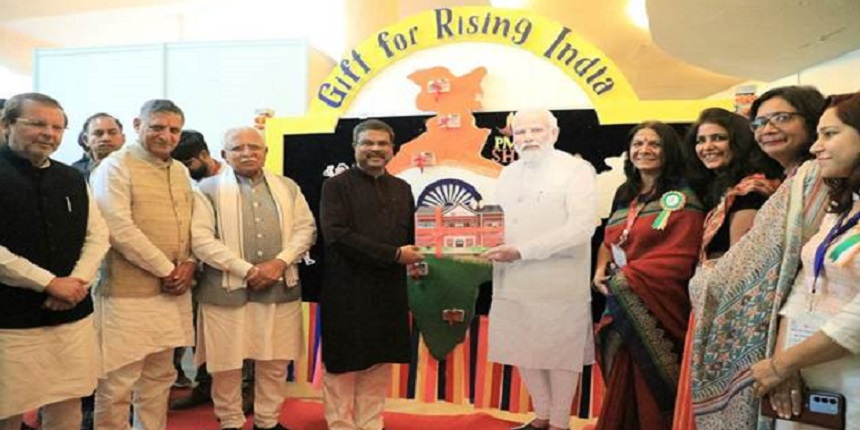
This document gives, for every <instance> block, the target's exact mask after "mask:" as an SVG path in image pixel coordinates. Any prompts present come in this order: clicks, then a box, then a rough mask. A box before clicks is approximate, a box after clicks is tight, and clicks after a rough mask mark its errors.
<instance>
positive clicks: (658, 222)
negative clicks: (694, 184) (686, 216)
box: [651, 191, 687, 230]
mask: <svg viewBox="0 0 860 430" xmlns="http://www.w3.org/2000/svg"><path fill="white" fill-rule="evenodd" d="M686 202H687V197H686V196H684V194H682V193H679V192H677V191H668V192H666V193H665V194H663V197H661V198H660V207H661V208H663V210H662V211H661V212H660V214H659V215H657V218H655V219H654V223H653V224H651V228H653V229H654V230H663V229H665V228H666V224H668V223H669V215H671V214H672V212H675V211H677V210H680V209H683V208H684V204H685V203H686Z"/></svg>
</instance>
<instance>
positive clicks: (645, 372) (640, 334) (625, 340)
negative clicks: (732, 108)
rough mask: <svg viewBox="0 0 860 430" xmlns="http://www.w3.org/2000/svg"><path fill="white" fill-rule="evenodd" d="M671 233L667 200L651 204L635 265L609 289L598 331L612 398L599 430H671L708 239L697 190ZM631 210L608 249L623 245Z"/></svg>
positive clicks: (610, 235)
mask: <svg viewBox="0 0 860 430" xmlns="http://www.w3.org/2000/svg"><path fill="white" fill-rule="evenodd" d="M678 191H679V192H681V193H683V194H684V196H685V198H686V203H685V205H684V207H683V208H681V209H679V210H676V211H674V212H672V213H671V215H669V219H668V223H667V224H666V227H665V229H662V230H660V229H657V228H655V227H653V226H652V225H653V224H654V221H655V219H656V218H657V217H658V216H659V215H660V213H661V212H662V209H661V206H660V199H657V200H655V201H652V202H650V203H648V204H647V205H646V206H645V207H644V208H643V209H642V210H641V212H640V213H639V216H638V217H637V218H636V220H635V222H634V223H633V226H632V228H631V229H630V234H629V237H628V239H627V242H626V243H625V244H624V246H623V248H624V250H625V253H626V256H627V261H628V264H627V265H626V266H624V267H622V268H620V269H619V270H618V271H617V272H616V273H615V274H614V275H613V276H612V277H611V278H610V279H609V281H608V282H607V285H608V287H609V291H610V294H609V295H608V296H607V298H606V312H605V313H604V316H603V318H602V319H601V321H600V323H599V324H598V329H597V330H598V343H599V347H600V358H601V361H602V362H603V363H602V364H603V367H602V369H604V372H607V375H606V376H605V380H606V390H607V391H606V397H605V400H604V403H603V408H602V410H601V413H600V418H599V419H598V422H597V429H601V430H602V429H623V430H631V429H646V430H659V429H668V428H669V427H670V426H671V424H672V412H673V408H674V403H675V394H676V389H677V386H678V375H679V368H680V363H681V352H682V349H683V341H684V336H685V334H686V329H687V318H688V316H689V312H690V302H689V299H688V295H687V281H688V280H689V278H690V276H692V274H693V269H694V267H695V265H696V257H697V255H698V252H699V245H700V242H701V239H702V221H703V219H704V211H703V209H702V205H701V204H700V202H699V201H698V199H697V198H696V197H695V195H694V194H693V192H692V191H691V190H689V189H681V190H678ZM628 210H629V209H628V208H626V207H623V208H621V209H619V210H616V211H615V212H614V213H613V214H612V216H611V217H610V219H609V223H608V224H607V227H606V232H605V235H604V236H605V239H604V245H605V246H607V248H608V247H609V246H610V244H612V243H617V242H618V239H619V237H620V236H621V233H622V231H623V229H624V228H625V226H626V222H627V213H628Z"/></svg>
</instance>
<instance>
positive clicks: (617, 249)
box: [610, 243, 627, 267]
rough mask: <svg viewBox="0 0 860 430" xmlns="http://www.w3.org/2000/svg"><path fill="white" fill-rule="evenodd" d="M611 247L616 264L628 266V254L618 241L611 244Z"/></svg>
mask: <svg viewBox="0 0 860 430" xmlns="http://www.w3.org/2000/svg"><path fill="white" fill-rule="evenodd" d="M610 249H611V250H612V260H613V261H615V265H616V266H618V267H624V266H626V265H627V254H626V253H625V252H624V249H622V248H621V246H619V245H618V244H617V243H613V244H611V245H610Z"/></svg>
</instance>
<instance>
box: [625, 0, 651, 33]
mask: <svg viewBox="0 0 860 430" xmlns="http://www.w3.org/2000/svg"><path fill="white" fill-rule="evenodd" d="M646 1H647V0H628V2H627V17H628V18H630V22H632V23H633V25H635V26H637V27H639V28H641V29H642V30H645V31H649V26H648V10H647V9H646V8H645V2H646Z"/></svg>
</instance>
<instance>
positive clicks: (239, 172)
mask: <svg viewBox="0 0 860 430" xmlns="http://www.w3.org/2000/svg"><path fill="white" fill-rule="evenodd" d="M267 152H268V150H267V148H266V144H265V141H264V139H263V136H262V135H261V134H260V132H259V131H257V130H256V129H254V128H252V127H240V128H233V129H230V130H227V132H226V133H225V135H224V147H223V151H222V153H221V154H222V156H223V157H224V160H225V161H226V162H227V165H228V166H229V168H224V169H222V171H221V172H220V173H219V174H218V175H215V176H212V177H209V178H206V179H203V180H202V181H200V184H199V192H198V193H197V195H196V199H195V208H194V222H193V227H192V242H193V248H194V254H195V255H196V256H197V258H199V259H200V260H202V261H203V262H204V263H205V265H204V267H203V275H202V276H201V278H200V283H199V284H198V285H197V287H196V288H195V297H196V298H197V301H198V303H199V305H200V306H199V309H198V318H197V326H198V330H197V335H198V346H197V351H196V357H197V362H198V364H202V363H206V365H207V368H208V370H209V372H210V373H211V374H212V400H213V403H214V404H215V416H216V417H217V418H218V421H219V422H220V426H221V428H222V429H241V428H242V427H243V425H244V424H245V415H244V413H243V412H242V361H243V360H244V359H251V360H254V366H255V381H254V387H255V388H254V390H255V396H254V398H255V400H254V429H255V430H284V427H283V426H281V425H280V424H279V423H278V418H279V416H280V412H281V407H282V404H283V402H284V390H285V388H286V386H285V384H286V369H287V363H288V361H289V360H296V359H298V358H299V356H300V354H301V353H302V310H301V290H300V288H299V282H298V281H299V279H298V271H297V264H298V263H299V261H300V260H301V259H302V257H303V256H304V255H305V253H306V252H307V251H308V250H309V249H310V247H311V245H313V243H314V240H315V239H316V224H315V223H314V218H313V214H312V213H311V211H310V208H309V207H308V204H307V202H306V201H305V198H304V196H303V195H302V193H301V190H300V189H299V187H298V185H296V183H295V182H293V181H292V180H290V179H288V178H285V177H282V176H278V175H275V174H272V173H270V172H268V171H266V170H264V169H263V165H264V163H265V160H266V154H267Z"/></svg>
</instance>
